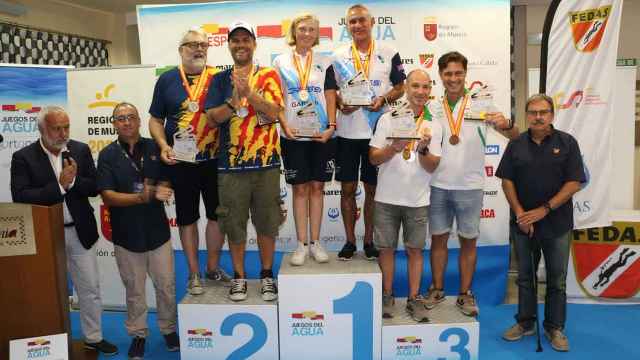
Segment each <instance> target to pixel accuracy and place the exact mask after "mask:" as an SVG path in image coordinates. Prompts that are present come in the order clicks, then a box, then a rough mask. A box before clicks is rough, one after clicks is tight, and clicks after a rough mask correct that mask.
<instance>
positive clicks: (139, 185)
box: [116, 140, 144, 193]
mask: <svg viewBox="0 0 640 360" xmlns="http://www.w3.org/2000/svg"><path fill="white" fill-rule="evenodd" d="M116 143H117V144H118V146H119V147H120V151H122V154H123V155H124V157H125V158H127V160H129V163H130V164H131V167H133V170H135V172H136V174H137V175H138V180H139V181H134V182H133V192H134V193H141V192H142V191H143V190H144V183H143V177H142V169H143V168H144V153H142V154H141V156H140V167H138V164H136V162H135V161H134V160H133V159H132V158H131V156H129V153H128V152H127V151H126V150H125V149H124V148H123V147H122V144H121V143H120V141H119V140H116ZM125 145H126V144H125Z"/></svg>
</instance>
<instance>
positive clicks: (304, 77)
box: [293, 51, 313, 91]
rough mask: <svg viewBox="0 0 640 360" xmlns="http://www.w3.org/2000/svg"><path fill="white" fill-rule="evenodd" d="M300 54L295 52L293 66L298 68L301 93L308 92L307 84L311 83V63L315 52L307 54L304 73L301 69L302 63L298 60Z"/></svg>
mask: <svg viewBox="0 0 640 360" xmlns="http://www.w3.org/2000/svg"><path fill="white" fill-rule="evenodd" d="M298 56H299V55H298V54H296V52H295V51H294V52H293V64H294V65H295V67H296V72H297V73H298V79H300V91H302V90H305V91H306V90H307V84H308V83H309V75H310V74H311V63H312V62H313V51H309V52H308V53H307V60H306V62H305V64H304V71H303V70H302V68H301V67H300V61H299V60H298Z"/></svg>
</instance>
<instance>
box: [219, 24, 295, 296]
mask: <svg viewBox="0 0 640 360" xmlns="http://www.w3.org/2000/svg"><path fill="white" fill-rule="evenodd" d="M255 49H256V35H255V32H254V30H253V26H251V25H249V24H247V23H245V22H243V21H236V22H234V23H232V24H231V25H230V26H229V52H231V57H232V58H233V68H232V69H228V70H225V71H222V72H220V73H219V74H217V75H216V76H215V78H214V79H213V85H212V87H211V91H210V92H209V95H208V97H207V102H206V109H207V116H208V117H209V122H210V123H211V124H213V125H216V126H219V127H220V149H219V151H218V172H219V173H218V183H219V193H220V205H218V209H217V210H216V214H217V215H218V218H219V220H220V229H221V230H222V232H223V233H224V234H226V235H227V236H228V238H229V250H230V251H231V261H232V262H233V269H234V271H235V274H234V279H233V280H232V281H231V290H230V291H229V298H230V299H231V300H233V301H242V300H245V299H246V298H247V280H246V274H245V271H244V253H245V245H246V242H247V222H248V220H249V211H251V222H252V223H253V225H254V226H255V228H256V234H257V241H258V248H259V250H260V259H261V262H262V264H261V265H262V271H261V272H260V279H261V283H262V289H261V295H262V299H264V300H265V301H273V300H276V299H277V298H278V288H277V287H276V283H275V279H274V277H273V271H272V267H273V254H274V251H275V237H276V236H277V235H278V227H279V226H280V222H281V213H280V142H279V136H278V130H277V128H276V124H275V122H276V121H277V119H278V115H279V114H280V112H281V111H282V109H283V101H282V90H281V89H280V76H278V72H277V71H276V70H275V69H273V68H270V67H264V66H259V65H255V64H254V63H253V53H254V51H255Z"/></svg>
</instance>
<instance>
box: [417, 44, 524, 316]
mask: <svg viewBox="0 0 640 360" xmlns="http://www.w3.org/2000/svg"><path fill="white" fill-rule="evenodd" d="M438 72H439V75H440V79H441V80H442V85H443V86H444V88H445V93H444V96H443V97H442V99H440V100H439V101H438V102H436V103H435V104H434V106H433V111H434V113H433V115H434V121H436V122H439V123H440V126H441V127H442V129H443V141H442V157H441V159H440V163H439V164H438V167H437V169H436V171H435V172H434V173H433V177H432V179H431V209H430V211H429V226H430V228H431V234H432V241H431V270H432V272H433V283H432V284H431V286H430V287H429V292H428V293H427V298H426V304H427V307H428V308H429V309H431V308H433V307H435V306H436V305H437V304H439V303H441V302H442V301H444V299H445V297H444V272H445V269H446V266H447V257H448V250H447V241H448V239H449V233H450V232H451V229H452V225H453V218H454V216H455V218H456V225H457V232H458V234H457V235H458V239H459V240H460V258H459V264H460V267H459V269H460V291H459V296H458V300H457V305H458V308H459V309H460V311H461V312H462V313H463V314H465V315H467V316H476V315H477V314H478V307H477V305H476V301H475V297H474V296H473V293H472V292H471V282H472V280H473V274H474V272H475V267H476V240H477V238H478V235H479V234H480V210H481V209H482V199H483V196H484V194H483V187H484V152H485V139H486V133H487V130H488V127H489V126H492V127H493V128H494V129H496V130H498V131H499V132H500V133H501V134H503V135H504V136H506V137H508V138H510V139H512V138H515V137H517V136H518V135H519V134H518V128H517V127H515V126H514V124H513V122H512V121H511V120H508V119H506V118H505V117H504V115H503V114H502V113H500V112H498V111H496V109H495V108H494V106H493V104H492V98H491V97H492V95H491V93H490V92H489V91H487V90H488V89H481V91H479V92H475V93H471V92H469V91H467V89H465V87H464V84H465V79H466V75H467V58H466V57H465V56H464V55H462V54H460V53H458V52H456V51H453V52H449V53H446V54H444V55H442V56H441V57H440V59H439V60H438Z"/></svg>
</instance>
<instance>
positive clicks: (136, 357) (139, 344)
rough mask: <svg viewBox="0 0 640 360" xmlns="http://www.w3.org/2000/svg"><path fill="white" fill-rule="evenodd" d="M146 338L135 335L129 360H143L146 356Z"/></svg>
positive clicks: (130, 347)
mask: <svg viewBox="0 0 640 360" xmlns="http://www.w3.org/2000/svg"><path fill="white" fill-rule="evenodd" d="M144 343H145V339H144V338H141V337H134V338H133V340H131V345H130V346H129V360H142V359H143V358H144Z"/></svg>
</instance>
